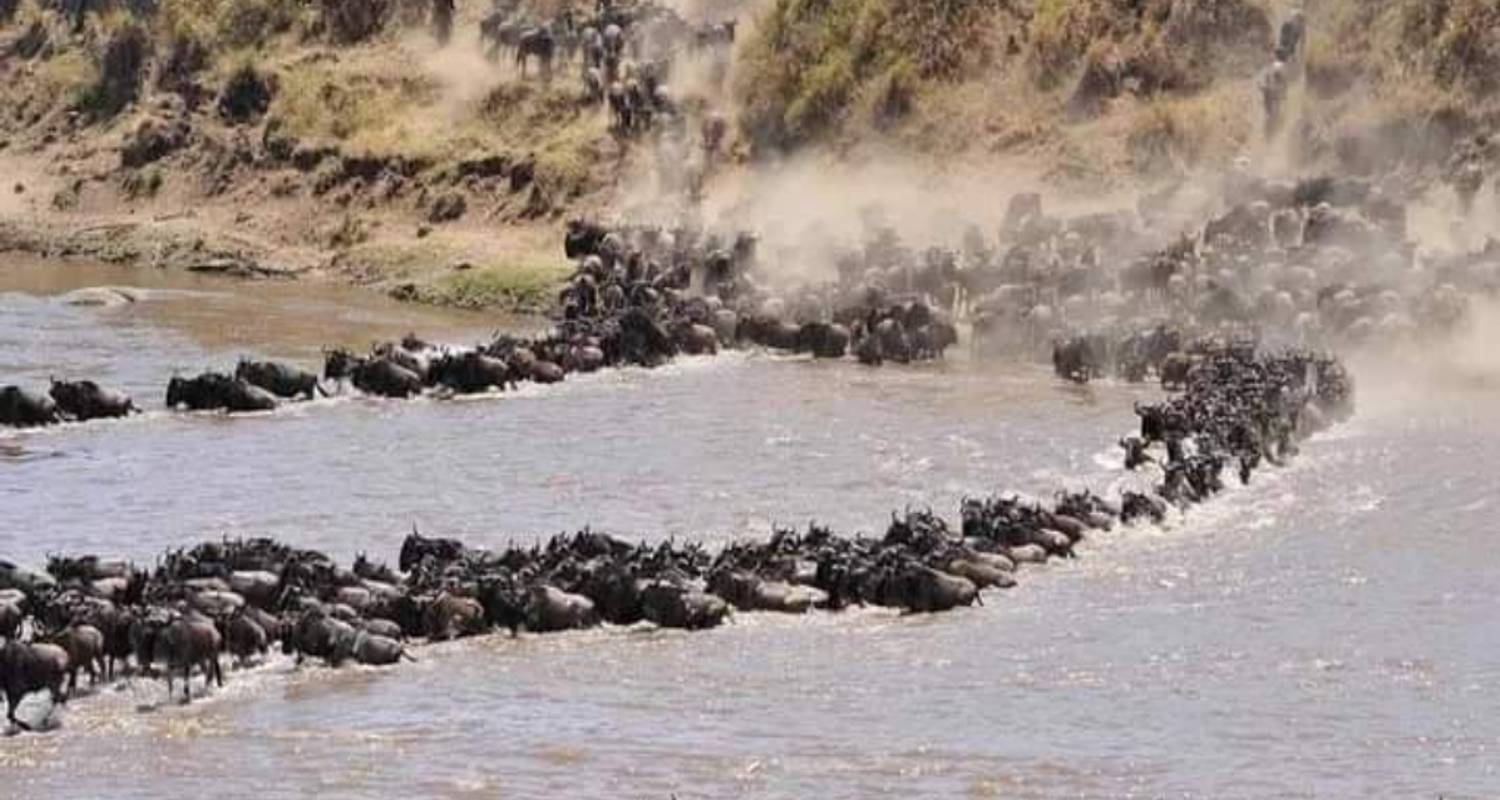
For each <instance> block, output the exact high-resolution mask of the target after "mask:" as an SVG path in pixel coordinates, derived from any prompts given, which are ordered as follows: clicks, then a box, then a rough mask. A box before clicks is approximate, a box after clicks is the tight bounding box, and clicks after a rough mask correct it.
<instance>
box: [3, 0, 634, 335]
mask: <svg viewBox="0 0 1500 800" xmlns="http://www.w3.org/2000/svg"><path fill="white" fill-rule="evenodd" d="M5 12H6V9H5V8H4V7H3V6H0V54H3V55H0V108H4V109H6V111H7V113H5V114H4V115H3V118H0V143H3V153H4V155H5V156H6V157H7V163H8V166H10V167H12V168H13V169H15V170H17V171H20V172H28V171H29V172H30V174H26V175H24V179H25V181H26V182H27V183H28V184H30V185H31V186H33V187H46V189H47V191H48V194H49V197H50V201H49V198H44V197H39V196H37V197H35V200H34V205H33V211H34V213H36V214H38V215H41V216H44V217H46V218H47V221H54V222H55V221H57V219H59V218H61V219H62V220H63V221H64V223H66V221H67V220H68V219H70V218H71V219H72V220H73V222H72V224H74V225H75V226H79V227H87V226H90V225H95V224H98V223H100V222H103V221H111V220H112V219H113V218H116V217H119V218H128V219H129V220H131V221H132V223H134V224H141V223H142V222H143V220H146V219H154V218H161V217H178V218H180V217H183V216H191V217H193V218H194V219H196V220H198V221H199V222H200V223H201V226H202V227H203V228H205V229H206V230H205V231H204V235H205V236H208V237H212V236H215V235H223V234H226V233H230V232H232V234H233V235H235V236H236V237H239V238H243V239H246V240H253V241H254V242H255V243H256V245H257V246H258V247H260V248H261V249H262V250H263V251H264V252H265V253H266V257H267V258H268V259H272V260H276V259H279V260H284V261H291V262H295V263H298V264H299V265H300V266H302V267H313V268H315V269H319V270H322V271H328V272H333V273H337V274H338V275H340V276H342V277H344V278H349V279H353V280H356V281H358V282H361V283H367V284H371V285H374V286H377V287H379V288H381V289H387V290H392V291H394V292H397V293H399V294H401V295H402V296H406V297H410V298H413V299H418V300H428V301H433V302H451V303H456V304H462V305H469V306H484V305H502V306H515V305H522V306H541V305H545V304H546V302H547V299H548V298H549V297H550V294H551V286H552V285H553V284H554V283H555V282H556V281H557V280H558V279H559V278H560V277H561V276H562V275H563V274H564V273H565V271H566V265H565V264H563V263H562V261H561V254H560V252H558V251H559V250H560V248H558V247H557V245H556V228H557V226H558V223H559V220H560V219H561V218H562V217H563V216H564V215H566V214H567V213H569V212H570V211H571V210H573V209H576V208H581V207H588V206H589V205H590V204H591V203H594V202H597V198H599V197H600V196H602V194H603V192H604V190H605V189H606V188H607V187H608V186H609V185H610V183H611V182H612V181H613V180H614V179H615V176H616V174H617V172H618V170H619V169H620V168H621V167H620V162H622V160H623V158H624V154H623V153H621V152H620V150H619V148H618V146H617V145H616V143H615V142H614V140H613V138H612V137H610V136H609V135H608V133H607V131H606V127H605V120H604V118H603V115H602V113H601V112H599V111H597V110H595V109H592V108H588V109H586V108H583V107H581V106H580V104H579V103H578V102H577V96H576V92H577V88H576V81H575V80H570V79H559V80H558V81H557V82H555V83H554V84H553V85H552V86H550V87H544V86H542V85H540V84H537V83H534V82H532V83H524V84H523V83H520V82H519V81H517V80H516V79H515V78H514V76H512V75H511V73H510V70H509V69H508V67H507V66H505V65H495V64H491V63H489V62H487V61H485V60H484V59H483V58H482V57H481V56H480V55H479V51H478V47H477V44H476V43H475V42H473V41H472V40H462V39H459V40H455V42H454V43H452V44H451V45H450V46H449V47H448V48H446V49H441V50H440V49H438V48H436V47H435V46H434V45H433V44H432V42H431V41H430V39H429V38H428V37H427V36H426V33H425V30H424V29H423V27H422V26H421V25H420V24H419V23H418V24H412V25H402V24H400V15H401V13H402V12H401V10H400V9H398V10H397V13H396V18H395V19H394V20H392V22H391V23H390V24H388V25H387V26H386V27H385V29H384V30H383V31H381V32H379V33H377V34H375V35H374V36H373V37H372V38H370V39H367V40H365V41H363V42H361V43H359V44H350V43H347V42H344V41H340V37H339V36H337V35H336V34H335V33H334V32H332V31H330V30H329V29H328V25H327V23H326V22H325V21H324V20H323V18H322V16H321V15H320V13H319V10H318V7H317V6H316V5H313V4H307V3H303V2H298V0H164V2H163V3H162V5H161V9H160V12H159V13H158V14H156V15H154V16H151V17H147V18H135V17H132V16H130V15H129V14H128V13H126V12H123V11H115V12H111V13H108V14H106V15H104V16H90V17H89V19H88V22H87V24H86V26H85V27H84V29H83V30H82V31H80V32H78V33H76V34H75V33H73V32H71V31H70V30H69V29H68V25H67V23H66V21H65V20H64V19H62V18H61V17H60V16H59V15H58V14H56V13H54V12H51V11H42V10H41V8H40V7H39V6H38V5H37V4H36V3H35V0H22V2H20V3H19V4H18V5H17V6H16V7H15V8H13V9H11V10H10V12H9V16H8V17H6V13H5ZM470 13H471V14H477V13H478V10H477V7H475V8H474V9H471V10H470ZM476 26H477V20H475V19H469V18H461V19H460V25H459V30H460V33H464V32H468V34H469V36H472V35H473V34H472V31H473V30H475V27H476ZM132 37H134V39H135V40H136V41H135V50H137V51H139V52H137V53H136V56H137V58H136V59H135V63H136V67H135V68H134V69H131V70H128V71H122V70H119V69H117V68H108V69H107V68H106V65H107V64H114V65H118V64H120V63H121V62H120V52H121V50H122V48H121V47H119V46H118V43H119V42H121V41H123V40H126V39H131V38H132ZM126 49H127V50H128V49H129V48H126ZM111 59H114V60H113V61H111ZM125 63H127V64H129V63H131V62H130V60H129V59H126V62H125ZM247 66H248V67H249V68H250V69H251V70H253V72H254V73H255V74H257V75H258V76H260V77H261V78H262V79H264V80H265V82H266V84H267V85H268V86H270V87H271V90H272V94H271V98H270V101H269V107H268V108H267V109H266V110H265V113H263V114H258V115H252V116H251V118H249V119H245V120H236V121H231V120H230V119H227V118H226V117H225V116H224V115H223V114H222V113H221V112H220V110H219V107H218V106H219V102H218V101H219V99H220V97H221V95H222V94H223V92H224V89H225V87H226V85H228V82H229V80H230V78H231V76H233V75H234V74H235V73H236V72H238V71H243V70H244V69H246V67H247ZM122 72H128V74H127V75H126V76H125V78H124V79H123V80H119V79H117V80H114V81H107V80H104V79H103V77H102V76H104V75H106V74H109V75H120V74H122ZM568 77H569V78H571V76H568ZM178 122H182V123H185V125H186V130H188V131H189V132H188V135H187V137H186V141H185V142H184V143H182V144H181V146H179V147H177V148H176V149H173V150H172V152H170V153H169V154H167V155H166V156H165V157H162V158H160V159H157V160H153V161H151V162H150V163H148V164H144V165H136V166H126V165H125V164H124V160H123V158H122V155H121V153H122V150H123V148H125V147H126V146H128V145H129V144H130V143H131V142H132V140H133V139H135V138H136V137H137V131H139V130H140V129H141V126H142V125H143V124H151V125H154V126H156V127H158V128H168V127H170V126H172V125H175V124H177V123H178ZM299 158H300V159H302V163H295V162H296V161H297V160H298V159H299ZM370 164H373V165H375V167H374V172H375V173H380V172H382V171H383V172H384V174H383V175H380V174H372V173H371V172H370V171H369V170H364V169H360V165H370ZM518 175H524V176H526V178H527V179H524V180H523V179H520V178H518V177H517V176H518ZM22 177H23V176H22V175H20V174H18V175H17V178H18V182H19V180H20V179H21V178H22ZM33 194H34V195H35V194H37V193H36V192H34V193H33ZM446 195H457V196H461V197H463V198H464V200H465V205H466V207H467V213H466V214H465V215H464V216H463V217H462V218H461V219H459V220H456V221H451V222H444V223H434V222H430V221H429V220H428V217H429V211H430V209H431V207H432V204H433V203H434V202H435V201H436V200H437V199H438V198H440V197H443V196H446ZM147 246H148V245H142V247H147Z"/></svg>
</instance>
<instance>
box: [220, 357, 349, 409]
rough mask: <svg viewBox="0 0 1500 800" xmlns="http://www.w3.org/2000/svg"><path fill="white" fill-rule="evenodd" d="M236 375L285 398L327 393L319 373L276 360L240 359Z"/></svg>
mask: <svg viewBox="0 0 1500 800" xmlns="http://www.w3.org/2000/svg"><path fill="white" fill-rule="evenodd" d="M234 377H236V378H238V379H240V380H242V381H245V382H246V383H249V384H251V385H254V386H259V387H260V388H262V389H265V390H266V391H268V392H270V393H271V394H274V395H276V396H277V397H280V398H284V399H291V398H295V397H307V398H312V397H313V396H315V395H318V394H326V392H324V391H323V387H322V386H320V385H319V384H318V376H317V375H314V374H313V373H311V372H308V371H306V370H302V369H298V368H296V367H293V366H290V365H287V364H279V363H277V362H275V361H250V360H247V359H240V363H239V364H238V365H236V366H235V369H234Z"/></svg>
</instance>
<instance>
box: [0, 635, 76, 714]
mask: <svg viewBox="0 0 1500 800" xmlns="http://www.w3.org/2000/svg"><path fill="white" fill-rule="evenodd" d="M68 667H69V664H68V653H67V651H65V650H63V649H62V648H61V647H58V646H57V645H54V644H25V643H23V642H18V641H15V640H14V639H12V640H10V641H7V642H6V643H5V644H4V645H0V689H4V690H5V704H6V707H5V718H6V719H7V720H9V721H10V724H12V725H14V726H16V727H17V728H20V729H22V730H31V725H30V724H28V723H25V722H22V721H21V720H20V719H17V718H16V707H17V706H19V705H20V704H21V700H22V698H24V697H25V696H26V695H28V694H31V693H32V692H40V691H42V690H43V689H45V690H47V693H48V695H49V696H50V697H51V699H52V703H53V705H54V706H55V705H58V704H62V703H66V702H68V695H67V693H66V692H64V691H63V681H64V680H66V679H67V677H68ZM48 713H49V715H50V713H51V712H50V711H49V712H48Z"/></svg>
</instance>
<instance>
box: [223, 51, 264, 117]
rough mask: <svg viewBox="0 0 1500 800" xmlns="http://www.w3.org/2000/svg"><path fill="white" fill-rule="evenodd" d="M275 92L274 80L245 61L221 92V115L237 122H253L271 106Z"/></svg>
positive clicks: (232, 74)
mask: <svg viewBox="0 0 1500 800" xmlns="http://www.w3.org/2000/svg"><path fill="white" fill-rule="evenodd" d="M275 92H276V88H275V83H274V81H273V80H271V78H270V77H268V76H265V75H262V74H260V72H259V71H257V70H256V69H255V65H254V64H251V63H249V62H245V63H243V64H241V65H240V66H239V68H237V69H236V70H235V71H234V72H233V73H231V74H230V76H229V80H228V81H226V82H225V83H224V91H222V92H220V93H219V116H221V117H223V118H224V119H226V120H228V121H230V122H235V123H245V122H252V121H254V120H256V119H259V118H260V117H261V116H262V115H263V114H265V113H266V110H267V109H269V108H270V107H271V98H272V96H273V95H275Z"/></svg>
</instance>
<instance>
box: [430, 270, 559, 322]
mask: <svg viewBox="0 0 1500 800" xmlns="http://www.w3.org/2000/svg"><path fill="white" fill-rule="evenodd" d="M569 272H570V268H569V267H568V265H567V264H565V263H563V262H560V261H522V262H512V263H505V264H494V265H486V266H478V267H473V268H471V269H466V270H463V271H461V272H453V273H450V274H447V275H444V276H443V277H441V278H439V279H437V280H436V281H433V282H432V283H430V284H428V285H426V286H419V287H418V288H417V292H416V297H417V299H419V300H422V301H424V302H429V303H435V304H439V305H448V306H455V307H458V308H504V309H514V310H517V311H545V310H547V309H550V308H551V307H552V306H553V304H554V302H555V300H556V297H557V291H558V289H560V288H561V287H562V283H563V281H564V280H566V279H567V277H568V274H569Z"/></svg>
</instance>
